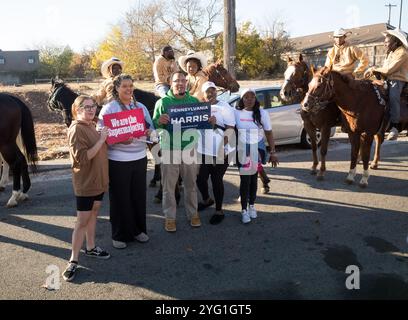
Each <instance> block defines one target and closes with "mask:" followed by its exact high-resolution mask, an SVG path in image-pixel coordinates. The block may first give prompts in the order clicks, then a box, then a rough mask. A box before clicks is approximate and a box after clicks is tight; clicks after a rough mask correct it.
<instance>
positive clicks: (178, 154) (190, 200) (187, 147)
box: [153, 72, 201, 232]
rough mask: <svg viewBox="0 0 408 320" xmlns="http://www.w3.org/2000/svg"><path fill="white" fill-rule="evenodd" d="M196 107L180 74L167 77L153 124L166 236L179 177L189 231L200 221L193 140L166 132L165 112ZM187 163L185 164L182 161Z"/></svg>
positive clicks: (170, 227)
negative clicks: (159, 154)
mask: <svg viewBox="0 0 408 320" xmlns="http://www.w3.org/2000/svg"><path fill="white" fill-rule="evenodd" d="M192 103H199V101H198V99H196V98H194V97H192V96H190V94H189V93H188V92H187V79H186V76H185V75H184V73H182V72H175V73H174V74H173V75H172V77H171V89H170V90H169V91H168V93H167V96H165V97H164V98H162V99H160V100H159V101H157V103H156V106H155V109H154V115H153V122H154V125H155V127H156V129H157V130H158V131H159V134H160V138H161V139H160V146H161V150H162V151H161V152H162V164H161V168H162V184H163V202H162V203H163V212H164V215H165V217H166V222H165V229H166V231H167V232H176V230H177V228H176V210H177V203H176V198H175V196H174V189H175V188H176V184H177V182H178V178H179V175H181V177H182V178H183V183H184V206H185V209H186V214H187V217H188V218H189V219H190V224H191V226H192V227H200V226H201V221H200V216H199V215H198V211H197V206H198V204H197V187H196V180H197V173H198V164H197V159H196V154H195V151H194V150H193V149H194V148H193V147H194V144H195V142H196V141H197V137H196V136H194V137H189V139H186V141H183V137H182V132H180V130H177V129H175V130H172V131H168V130H169V123H170V117H169V114H168V108H169V107H170V106H175V105H177V106H180V105H184V104H192ZM187 159H188V161H186V160H187Z"/></svg>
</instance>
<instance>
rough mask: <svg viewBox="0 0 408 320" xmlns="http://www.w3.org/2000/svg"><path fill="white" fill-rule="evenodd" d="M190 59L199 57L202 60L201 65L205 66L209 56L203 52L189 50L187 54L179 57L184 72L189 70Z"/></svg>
mask: <svg viewBox="0 0 408 320" xmlns="http://www.w3.org/2000/svg"><path fill="white" fill-rule="evenodd" d="M189 59H197V60H198V61H200V62H201V66H202V67H203V68H205V67H206V66H207V58H206V56H205V55H204V54H203V53H202V52H194V51H191V50H190V51H189V52H187V54H186V55H185V56H181V57H180V58H179V59H178V63H179V66H180V68H181V69H183V71H184V72H187V67H186V64H187V60H189Z"/></svg>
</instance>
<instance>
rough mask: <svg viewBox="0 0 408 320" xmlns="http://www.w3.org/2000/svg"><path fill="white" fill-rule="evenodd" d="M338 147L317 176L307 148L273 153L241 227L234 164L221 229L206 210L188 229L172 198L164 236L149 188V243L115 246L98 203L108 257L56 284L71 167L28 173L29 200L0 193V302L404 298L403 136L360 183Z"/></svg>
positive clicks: (100, 237)
mask: <svg viewBox="0 0 408 320" xmlns="http://www.w3.org/2000/svg"><path fill="white" fill-rule="evenodd" d="M344 142H345V141H344V139H341V138H340V139H337V140H335V141H334V142H332V143H331V146H330V150H329V162H328V164H327V166H328V170H329V171H328V173H327V175H326V179H325V181H323V182H317V181H316V180H315V178H314V177H313V176H311V175H310V173H309V168H310V166H311V163H310V158H311V156H310V152H309V151H306V150H299V149H298V148H296V147H285V148H280V149H279V150H280V160H281V165H280V167H279V168H278V169H271V168H268V169H267V171H268V173H269V175H270V177H271V178H272V182H271V193H270V194H269V195H261V194H259V197H258V200H257V204H258V205H257V208H258V211H259V218H258V219H257V220H256V221H253V222H252V223H251V224H250V225H245V226H244V225H242V224H241V222H240V212H239V209H240V205H239V203H238V202H237V201H236V200H237V197H238V188H237V186H238V182H239V176H238V175H237V171H236V170H235V169H234V168H231V169H230V170H229V171H228V172H227V175H226V177H225V184H226V195H225V203H226V204H225V211H226V214H227V216H226V219H225V220H224V222H223V223H222V224H221V225H219V226H211V225H210V224H209V223H208V220H209V217H210V216H211V214H212V211H211V210H209V211H206V212H204V213H202V214H201V217H202V222H203V226H202V227H201V228H199V229H194V230H193V229H192V228H191V227H190V226H189V224H188V222H187V219H186V217H185V215H184V210H183V205H181V207H180V208H179V211H178V226H177V227H178V230H177V233H175V234H168V233H166V232H165V231H164V228H163V223H164V217H163V215H162V212H161V206H160V205H157V204H154V203H153V201H152V200H153V196H154V193H155V192H156V189H149V193H148V204H149V205H148V210H147V211H148V231H149V235H150V237H151V240H150V242H149V243H148V244H144V245H143V244H139V243H132V244H130V246H129V247H128V248H127V249H126V250H123V251H118V250H116V249H114V248H112V246H111V241H110V223H109V218H108V215H109V213H108V212H109V211H108V203H107V201H106V200H107V199H105V203H104V207H103V210H102V214H101V217H100V218H99V221H98V226H97V243H98V245H100V246H102V247H104V248H106V249H108V250H109V251H110V253H111V254H112V258H111V259H110V260H108V261H99V260H92V259H90V258H87V257H84V256H81V258H80V264H81V269H80V270H79V274H78V275H77V278H76V280H75V282H74V283H65V282H64V281H63V280H62V278H61V279H60V282H61V283H60V288H59V289H58V290H47V289H45V288H44V287H43V285H44V284H45V283H47V280H46V279H47V277H49V276H50V275H51V276H52V274H53V273H52V272H51V274H47V272H46V269H47V267H48V266H50V265H54V266H56V267H54V268H59V272H62V270H63V269H64V267H65V265H66V261H67V259H68V257H69V255H70V239H71V234H72V227H73V225H74V222H75V217H74V214H75V202H74V196H73V191H72V186H71V176H70V172H69V170H66V169H64V170H57V171H47V172H42V173H40V174H38V175H37V176H35V177H34V178H33V187H32V189H31V192H30V195H31V199H30V200H29V201H28V202H26V203H23V204H21V205H20V206H19V207H18V208H15V209H6V208H5V207H4V204H5V203H6V201H7V199H8V197H9V196H10V194H9V192H10V187H9V188H8V190H7V192H6V193H3V194H0V206H1V207H0V252H1V255H0V270H1V272H0V299H41V300H42V299H57V300H58V299H64V300H65V299H233V300H236V299H237V300H239V299H368V298H381V299H389V298H397V299H407V298H408V244H407V242H406V238H407V234H408V214H407V211H408V198H407V195H408V182H407V180H408V141H407V139H403V141H398V142H393V143H386V144H385V145H384V147H383V157H382V158H383V159H382V162H381V167H380V170H378V171H372V176H371V178H370V180H369V187H368V189H365V190H362V189H360V188H359V187H358V186H357V185H351V186H349V185H346V184H345V183H344V179H345V177H346V173H347V172H348V167H349V163H348V158H349V149H350V147H349V145H347V144H345V143H344ZM53 165H54V164H53ZM152 173H153V172H152V170H149V177H151V176H152ZM361 173H362V168H361V166H360V167H359V174H360V176H361ZM356 181H358V180H356ZM352 265H354V266H357V267H358V269H359V270H360V273H359V276H360V278H359V281H358V278H357V276H358V273H355V271H356V270H357V269H354V271H353V274H352V275H353V282H352V283H353V284H354V285H356V284H359V287H360V289H359V290H349V289H347V287H346V281H347V278H348V277H349V274H346V269H347V267H348V266H352ZM56 270H57V269H56ZM349 280H350V279H349ZM54 284H58V283H54Z"/></svg>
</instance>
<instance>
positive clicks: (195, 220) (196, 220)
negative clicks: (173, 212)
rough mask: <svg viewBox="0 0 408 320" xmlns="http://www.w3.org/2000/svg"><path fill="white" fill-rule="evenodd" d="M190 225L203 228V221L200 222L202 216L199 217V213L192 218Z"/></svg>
mask: <svg viewBox="0 0 408 320" xmlns="http://www.w3.org/2000/svg"><path fill="white" fill-rule="evenodd" d="M190 224H191V226H192V227H194V228H198V227H201V220H200V216H199V215H198V213H196V214H195V215H193V216H192V217H191V221H190Z"/></svg>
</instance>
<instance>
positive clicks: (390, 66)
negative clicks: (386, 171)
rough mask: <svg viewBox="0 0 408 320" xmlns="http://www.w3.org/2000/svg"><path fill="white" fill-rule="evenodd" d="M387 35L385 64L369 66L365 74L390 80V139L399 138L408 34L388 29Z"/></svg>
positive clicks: (407, 65) (407, 78)
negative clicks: (377, 75) (378, 75)
mask: <svg viewBox="0 0 408 320" xmlns="http://www.w3.org/2000/svg"><path fill="white" fill-rule="evenodd" d="M383 35H384V36H385V40H384V46H385V48H386V49H387V57H386V59H385V60H384V63H383V66H382V67H381V68H379V67H371V68H369V69H368V70H367V71H366V73H365V74H364V76H365V77H366V78H370V77H372V76H375V75H376V74H380V75H381V76H383V77H385V78H386V79H387V81H388V88H389V105H390V116H391V119H390V120H391V124H390V128H391V130H390V134H389V135H388V138H387V139H388V140H397V139H398V133H399V132H398V129H397V128H398V123H399V122H400V110H401V93H402V90H403V88H404V86H405V84H406V83H407V82H408V51H407V49H408V41H407V35H406V34H405V33H404V32H402V31H400V30H388V31H386V32H383Z"/></svg>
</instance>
